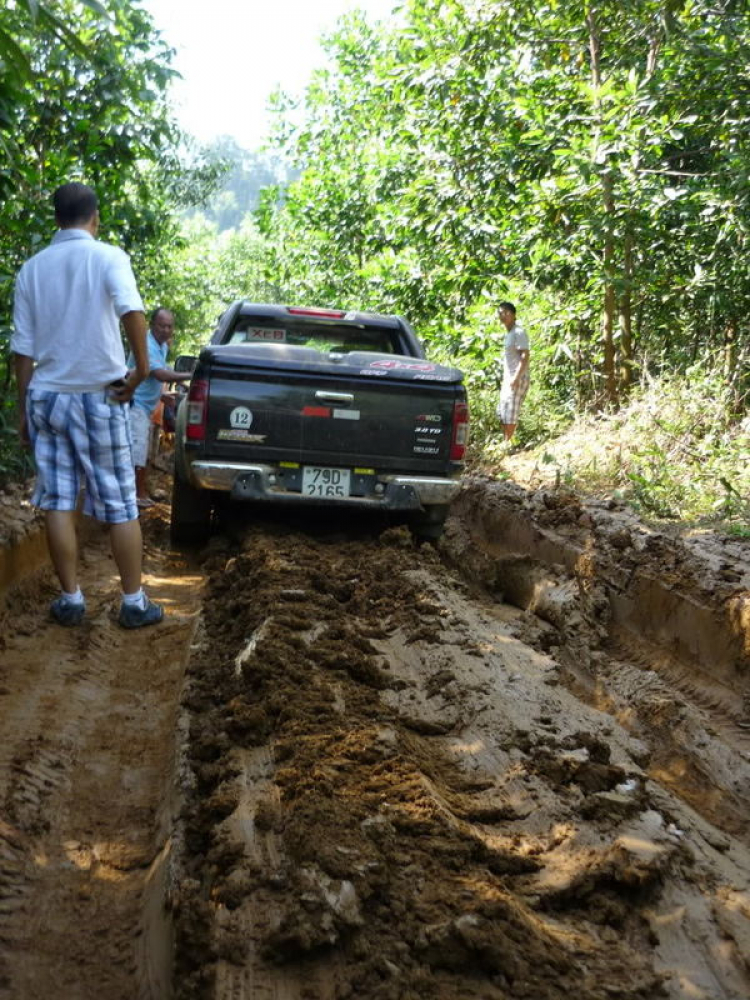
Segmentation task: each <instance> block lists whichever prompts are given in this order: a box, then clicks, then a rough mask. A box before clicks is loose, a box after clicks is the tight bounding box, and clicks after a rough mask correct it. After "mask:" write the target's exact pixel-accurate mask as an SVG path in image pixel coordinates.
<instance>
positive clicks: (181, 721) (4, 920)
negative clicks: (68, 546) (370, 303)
mask: <svg viewBox="0 0 750 1000" xmlns="http://www.w3.org/2000/svg"><path fill="white" fill-rule="evenodd" d="M2 501H3V498H0V516H2V513H3V512H6V514H7V516H6V517H5V521H6V522H8V521H10V520H13V517H14V516H15V512H16V511H17V509H18V505H17V504H15V505H14V504H5V506H3V502H2ZM166 517H167V508H166V506H165V505H159V506H157V507H156V508H153V509H152V510H150V511H148V512H147V515H146V517H145V518H144V531H145V535H146V540H147V542H146V574H147V576H146V584H147V587H148V589H149V593H150V594H151V595H152V596H153V597H155V598H156V599H157V600H160V601H163V602H164V603H165V604H166V605H167V609H168V611H169V620H168V622H167V623H166V624H164V625H163V626H160V627H157V628H155V629H153V630H144V632H143V633H136V634H135V635H132V634H130V633H125V632H123V631H122V630H120V629H118V627H117V625H116V624H115V622H114V610H115V604H116V597H115V595H116V582H115V574H114V567H113V564H112V561H111V559H110V558H109V556H108V550H107V546H106V544H105V541H104V539H103V537H102V536H101V535H99V534H97V531H96V530H95V529H94V530H91V529H87V534H88V535H89V538H88V542H87V545H86V550H85V551H86V557H85V562H84V567H83V585H84V589H85V591H86V594H87V600H88V605H89V608H90V613H89V616H88V619H87V622H86V624H85V625H84V626H83V627H82V628H81V629H78V630H64V629H61V628H59V627H57V626H54V625H52V624H51V623H48V622H47V621H46V620H45V615H44V610H45V608H46V603H47V601H48V600H49V599H50V597H51V596H53V595H54V593H55V588H54V586H53V583H52V581H51V578H50V575H49V571H48V569H45V568H44V566H43V565H40V566H39V568H38V569H35V570H34V572H26V573H25V574H23V573H22V571H23V569H24V568H25V569H26V570H27V571H28V570H29V569H30V568H31V566H32V564H33V563H34V561H35V560H38V559H40V551H39V546H38V541H37V540H35V537H34V535H33V531H30V529H29V525H28V524H26V522H27V521H28V520H29V515H28V512H26V513H24V514H23V519H22V520H23V521H24V523H23V524H22V525H21V527H20V528H19V525H18V524H14V526H13V529H12V530H7V531H6V536H7V544H6V548H5V556H4V561H3V563H2V572H3V574H4V578H3V579H4V582H5V584H6V587H7V589H6V593H5V598H4V603H3V605H2V610H1V611H0V614H1V616H2V632H1V633H0V809H1V812H0V996H2V997H8V998H13V1000H36V998H41V997H44V998H60V1000H134V998H137V1000H157V998H158V1000H161V998H165V1000H170V998H174V1000H263V998H269V1000H272V998H273V1000H343V998H348V997H351V998H354V997H356V998H363V1000H370V998H371V1000H424V998H430V1000H470V998H476V1000H495V998H497V1000H502V998H508V1000H510V998H530V1000H546V998H562V997H565V996H568V995H574V996H576V997H580V998H582V1000H594V998H597V1000H599V998H601V1000H605V998H606V1000H609V998H616V997H621V998H643V1000H646V998H657V997H666V998H675V1000H676V998H686V1000H687V998H690V1000H693V998H701V1000H730V998H731V1000H746V998H747V997H748V996H750V780H749V779H750V578H749V574H750V560H748V558H747V557H748V553H749V552H750V545H748V542H746V541H745V542H741V541H731V540H722V539H720V538H713V537H709V536H691V537H669V536H667V535H665V534H663V533H661V532H658V531H654V530H651V529H649V528H647V527H646V526H644V525H642V524H640V523H639V522H637V521H636V520H635V519H634V518H633V517H631V516H629V515H628V514H627V513H626V512H625V511H623V510H620V509H619V508H617V507H616V506H615V505H614V504H612V503H611V502H610V503H608V504H607V503H602V504H599V505H597V504H583V503H582V502H581V501H579V500H577V499H576V498H574V497H572V496H570V495H567V494H565V493H564V492H561V491H559V490H558V491H554V490H547V491H544V490H537V491H532V492H526V491H524V490H522V489H521V488H520V487H517V486H514V485H513V484H510V483H497V482H490V481H484V480H474V481H469V482H467V485H466V487H465V489H464V491H463V493H462V494H461V496H460V497H459V500H458V501H457V503H456V505H455V508H454V512H453V515H452V517H451V519H450V521H449V525H448V530H447V532H446V536H445V538H444V540H443V542H442V543H441V545H440V546H439V548H437V549H436V548H434V547H433V546H431V545H425V546H422V547H421V548H416V547H415V546H414V545H413V543H412V541H411V539H410V537H409V535H408V534H407V533H406V532H405V530H403V529H400V528H391V529H387V530H385V531H383V532H381V533H380V534H377V533H369V534H368V533H367V532H365V531H364V530H363V529H362V526H356V527H352V526H347V530H342V528H341V526H340V525H339V526H332V525H331V524H330V523H328V524H325V523H316V522H311V523H305V522H300V523H296V524H295V525H293V526H290V525H288V524H287V525H283V524H280V523H279V522H278V521H266V522H260V521H258V520H256V521H254V522H253V523H250V524H245V525H239V524H234V525H230V526H228V529H227V532H226V533H225V534H223V535H220V536H217V537H216V538H214V539H213V540H212V541H211V543H210V544H209V546H208V547H207V548H206V549H205V550H203V551H202V552H201V553H198V554H195V555H192V556H185V555H183V554H181V553H177V552H173V551H170V548H169V544H168V540H167V529H166ZM6 527H7V524H6ZM24 546H25V548H24ZM22 575H23V578H22Z"/></svg>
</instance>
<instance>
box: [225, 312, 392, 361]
mask: <svg viewBox="0 0 750 1000" xmlns="http://www.w3.org/2000/svg"><path fill="white" fill-rule="evenodd" d="M393 336H394V331H391V330H384V329H382V328H380V327H374V326H373V327H370V326H354V325H353V324H352V325H350V324H341V323H336V322H335V321H334V322H320V321H318V322H315V323H310V322H305V321H302V322H300V321H298V320H294V321H293V322H278V321H271V322H269V321H264V320H258V319H257V318H254V317H252V316H238V317H237V321H236V323H235V325H234V328H233V329H232V331H231V333H230V335H229V337H228V339H227V340H225V341H224V343H227V344H286V345H287V346H290V347H312V348H314V349H315V350H316V351H320V352H321V354H330V353H331V352H335V353H339V354H348V353H350V352H351V351H374V352H376V353H377V354H398V353H401V352H400V351H399V350H398V348H397V346H396V344H395V343H394V340H393Z"/></svg>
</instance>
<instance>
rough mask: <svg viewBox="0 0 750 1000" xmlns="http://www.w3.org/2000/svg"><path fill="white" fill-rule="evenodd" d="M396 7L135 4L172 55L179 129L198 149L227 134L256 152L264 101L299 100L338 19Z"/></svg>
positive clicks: (380, 14) (266, 1)
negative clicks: (275, 97)
mask: <svg viewBox="0 0 750 1000" xmlns="http://www.w3.org/2000/svg"><path fill="white" fill-rule="evenodd" d="M396 4H397V0H141V3H140V5H141V7H143V8H144V9H145V10H146V11H148V13H149V14H150V15H151V17H152V18H153V20H154V23H155V25H156V28H157V29H158V30H159V31H160V32H161V33H162V36H163V38H164V41H166V42H167V44H168V45H170V46H171V47H172V48H173V49H175V50H176V52H177V54H176V56H175V58H174V61H173V63H172V66H173V68H174V69H176V70H177V71H178V72H179V73H181V74H182V77H183V79H182V80H178V81H176V82H175V83H174V84H173V86H172V102H173V106H174V108H175V112H176V115H177V119H178V121H179V123H180V125H181V126H182V128H183V129H184V130H185V131H187V132H189V133H190V134H191V135H193V136H195V138H196V139H198V140H199V141H200V142H202V143H205V142H211V140H212V139H214V138H216V137H217V136H220V135H230V136H233V137H234V138H235V140H236V141H237V143H238V144H239V145H240V146H242V147H243V148H244V149H248V150H255V149H257V148H258V147H259V146H260V144H261V142H262V140H263V139H264V137H265V136H266V135H267V133H268V130H269V125H270V121H271V117H270V116H269V114H268V113H267V103H268V98H269V96H270V94H271V93H272V92H273V91H274V90H275V89H276V87H277V86H280V87H281V88H282V89H283V90H285V91H287V92H289V93H291V94H294V95H301V94H302V92H303V91H304V88H305V85H306V83H307V81H308V80H309V78H310V74H311V73H312V71H313V70H314V69H316V68H319V67H321V66H323V65H325V52H324V51H323V49H322V47H321V46H320V41H319V40H320V37H321V35H322V34H326V33H330V32H331V31H332V30H333V29H334V28H335V25H336V21H337V20H338V18H339V17H340V16H341V15H342V14H345V13H348V12H349V11H351V10H355V9H357V8H359V9H361V10H363V11H364V12H365V14H367V16H368V20H370V21H375V20H388V19H389V16H390V13H391V10H392V8H393V7H395V6H396Z"/></svg>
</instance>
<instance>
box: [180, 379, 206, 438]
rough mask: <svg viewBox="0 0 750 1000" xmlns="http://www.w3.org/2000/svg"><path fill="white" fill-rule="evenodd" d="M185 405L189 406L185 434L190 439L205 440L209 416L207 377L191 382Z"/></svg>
mask: <svg viewBox="0 0 750 1000" xmlns="http://www.w3.org/2000/svg"><path fill="white" fill-rule="evenodd" d="M184 405H185V406H187V423H186V424H185V436H186V437H187V439H188V441H205V440H206V419H207V417H208V382H207V381H206V380H205V379H197V380H196V379H194V380H193V381H192V382H191V383H190V391H189V392H188V396H187V400H186V401H185V404H184Z"/></svg>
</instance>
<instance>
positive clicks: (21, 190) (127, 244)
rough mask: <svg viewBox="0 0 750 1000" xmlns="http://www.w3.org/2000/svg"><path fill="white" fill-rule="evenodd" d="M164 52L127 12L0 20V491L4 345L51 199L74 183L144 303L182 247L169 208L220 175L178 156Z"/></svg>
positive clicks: (29, 0) (11, 435)
mask: <svg viewBox="0 0 750 1000" xmlns="http://www.w3.org/2000/svg"><path fill="white" fill-rule="evenodd" d="M171 55H172V53H171V50H170V49H169V48H168V47H167V45H166V44H165V43H164V42H163V41H162V39H161V38H160V36H159V35H158V33H157V32H156V31H155V30H154V28H153V24H152V22H151V19H150V17H149V16H148V15H147V14H146V13H145V12H144V11H143V10H141V9H140V7H138V6H137V5H136V4H135V3H133V2H131V0H102V2H101V3H100V2H97V0H46V2H44V3H40V2H36V0H10V2H7V3H6V4H5V5H4V6H3V10H2V13H1V14H0V158H1V160H0V162H1V164H2V167H1V169H0V338H1V339H0V435H2V437H0V479H2V478H3V476H4V475H7V474H9V473H13V474H15V473H18V472H19V471H20V468H21V464H22V456H21V455H20V453H19V452H18V449H17V447H16V428H15V423H16V421H15V414H14V402H15V401H14V396H13V392H12V391H11V386H10V371H9V365H8V338H9V333H10V329H9V327H10V310H11V295H12V281H13V276H14V274H15V272H16V270H17V269H18V267H19V266H20V264H21V263H22V262H23V260H24V259H25V258H26V257H27V256H29V254H30V253H32V252H34V251H35V250H36V249H39V248H40V247H41V246H42V245H44V244H45V243H46V242H47V241H48V240H49V238H50V236H51V235H52V233H53V232H54V220H53V217H52V207H51V201H50V196H51V193H52V191H53V190H54V188H55V187H57V186H58V185H59V184H61V183H64V182H66V181H69V180H83V181H85V182H86V183H89V184H91V185H92V186H93V187H95V188H96V189H97V191H98V192H99V195H100V200H101V216H102V229H101V233H102V237H103V238H105V239H107V240H109V241H110V242H114V243H118V244H120V245H121V246H123V247H124V248H125V249H126V250H127V251H128V252H129V253H130V254H131V255H132V257H133V261H134V265H135V269H136V272H137V274H138V279H139V285H140V287H141V291H142V293H143V295H144V298H145V299H146V301H147V302H148V303H153V301H154V298H155V297H156V296H157V295H159V294H160V291H161V283H162V280H163V278H164V272H163V260H164V256H165V248H169V252H171V251H172V248H173V247H174V245H175V243H176V242H178V241H179V228H178V222H177V209H178V206H184V205H185V204H190V203H191V202H194V201H200V200H201V199H203V197H204V196H205V195H206V193H207V192H208V191H209V190H210V189H211V187H212V184H213V183H214V180H215V176H216V173H217V169H216V167H214V166H211V165H210V164H208V163H201V162H200V161H199V160H198V161H197V162H196V163H194V164H193V165H191V166H186V165H185V164H184V163H183V162H181V160H180V158H179V157H178V155H177V152H176V144H177V142H178V140H179V134H178V132H177V130H176V128H175V126H174V123H173V122H172V119H171V116H170V112H169V108H168V103H167V87H168V83H169V81H170V79H171V77H172V76H173V71H172V69H171V68H170V60H171Z"/></svg>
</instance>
